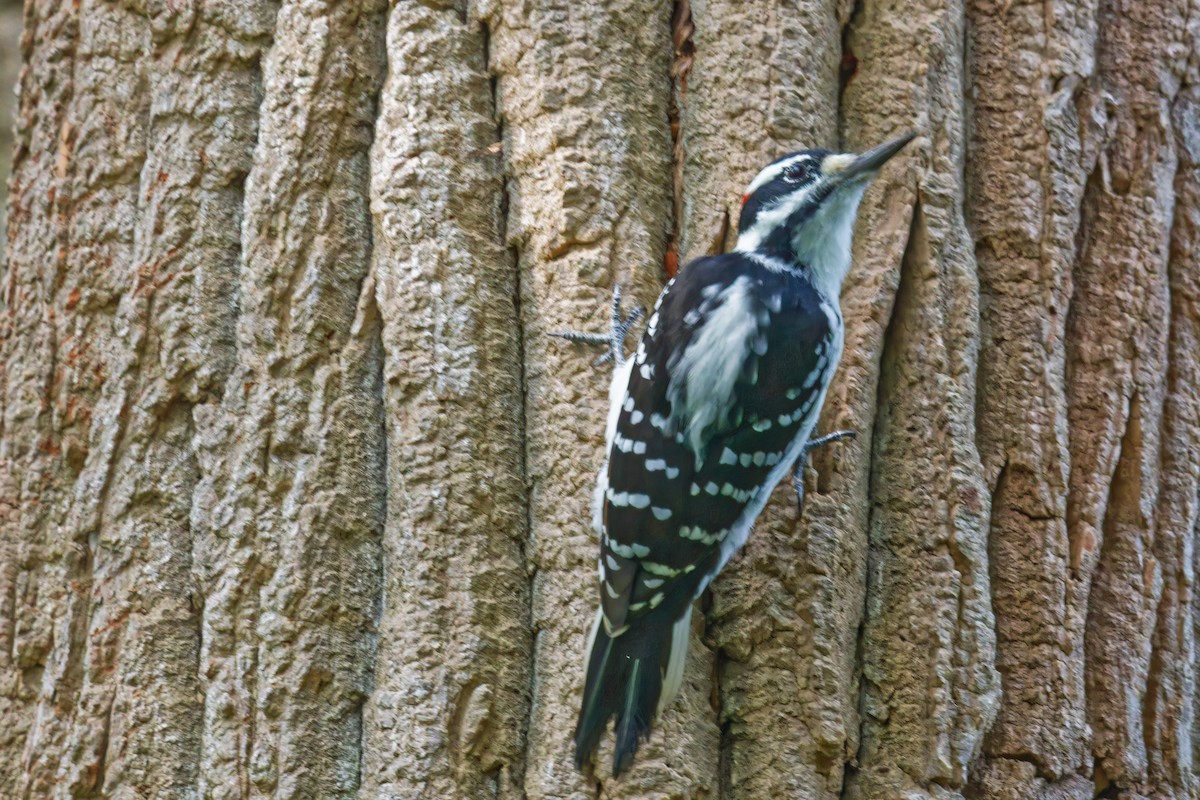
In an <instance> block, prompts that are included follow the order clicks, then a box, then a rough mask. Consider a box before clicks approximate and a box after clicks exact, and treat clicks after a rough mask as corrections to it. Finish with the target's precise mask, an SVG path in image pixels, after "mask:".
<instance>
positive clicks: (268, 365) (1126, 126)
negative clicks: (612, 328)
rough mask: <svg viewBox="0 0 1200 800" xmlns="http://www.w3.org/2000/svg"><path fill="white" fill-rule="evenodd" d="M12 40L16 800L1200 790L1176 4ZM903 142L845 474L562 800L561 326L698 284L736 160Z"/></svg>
mask: <svg viewBox="0 0 1200 800" xmlns="http://www.w3.org/2000/svg"><path fill="white" fill-rule="evenodd" d="M18 27H21V28H23V32H22V33H20V35H19V39H18V34H17V32H16V31H17V28H18ZM10 41H11V42H13V43H14V45H13V46H8V45H5V44H2V43H0V72H3V71H4V70H8V72H7V73H6V75H7V77H6V76H5V75H0V79H2V80H4V81H12V80H16V81H17V83H18V94H17V96H16V101H15V108H14V109H13V110H12V111H11V112H8V111H6V110H5V107H4V106H3V105H2V104H0V114H3V113H12V115H13V119H14V125H13V128H12V130H13V138H12V140H11V141H12V173H11V178H10V179H9V183H8V197H7V206H6V214H7V236H6V239H5V241H4V244H3V247H4V254H5V255H4V258H5V260H4V262H3V265H2V266H0V720H2V721H3V723H4V724H3V726H2V727H0V797H3V798H9V797H12V798H22V800H32V799H33V798H42V797H47V798H101V797H113V798H142V797H145V798H158V797H162V798H197V799H198V800H199V799H200V798H205V799H207V798H221V799H222V800H225V799H226V798H387V799H389V800H391V799H393V798H394V799H396V800H399V798H405V799H406V800H407V799H408V798H430V799H431V800H432V799H435V798H437V799H441V798H459V797H461V798H478V797H500V798H529V799H530V800H534V799H535V798H581V799H582V798H628V799H629V800H637V799H639V798H647V799H648V798H679V799H680V800H683V799H684V798H713V799H716V798H720V799H722V800H734V799H735V798H737V799H742V798H744V799H745V800H753V799H754V798H765V797H787V798H803V799H804V800H842V798H846V799H847V800H873V799H874V798H906V800H917V799H918V798H930V799H931V800H932V799H933V798H936V799H937V800H947V799H949V798H986V799H988V800H1024V799H1025V798H1038V799H1040V800H1083V799H1084V798H1129V799H1130V800H1133V799H1135V798H1137V799H1142V800H1200V779H1198V778H1197V773H1198V772H1200V763H1198V759H1200V716H1198V714H1197V708H1196V693H1197V658H1196V647H1197V634H1198V633H1200V605H1198V603H1200V601H1198V599H1197V592H1196V588H1195V574H1196V567H1197V559H1198V558H1200V556H1198V555H1197V548H1196V539H1197V535H1198V531H1200V44H1198V43H1200V0H1084V1H1083V2H1065V0H1049V1H1048V2H1037V3H1034V2H1024V0H1015V1H1013V2H1001V0H914V2H910V3H903V4H898V3H894V2H890V1H889V2H884V1H883V0H857V2H852V1H851V0H787V1H786V2H782V3H780V2H766V0H745V2H734V0H674V2H665V0H605V1H604V2H599V1H598V0H522V1H521V2H518V0H431V1H429V2H393V3H389V2H387V0H278V1H272V2H253V3H247V2H241V1H240V0H207V1H206V2H201V0H176V1H173V2H161V0H121V1H120V2H117V1H115V0H76V2H73V3H58V2H48V1H47V2H43V0H27V1H26V3H25V5H24V9H23V10H20V9H17V8H16V7H15V5H14V4H13V3H4V2H0V42H10ZM18 41H19V47H18V46H16V43H17V42H18ZM14 56H16V57H14ZM18 60H19V62H20V63H19V75H18V74H14V73H13V70H15V69H16V68H17V61H18ZM908 129H915V130H917V131H918V133H919V137H918V139H917V140H916V141H915V142H913V144H912V145H910V146H909V148H908V149H907V150H906V151H905V152H904V154H903V155H902V156H901V157H899V158H897V159H896V160H895V161H894V162H893V163H891V164H889V165H888V166H887V168H886V169H885V170H884V171H883V173H882V175H881V176H880V177H879V179H878V180H877V182H876V185H875V186H874V187H873V188H872V189H871V190H870V191H869V192H868V193H867V195H866V197H865V199H864V202H863V206H862V210H861V214H860V223H859V226H858V231H857V237H856V240H855V245H854V261H855V266H854V269H853V271H852V273H851V275H850V277H849V279H848V280H847V283H846V286H845V287H844V291H843V296H842V307H843V312H844V316H845V318H846V323H847V334H846V348H845V355H844V357H843V362H842V365H841V369H840V371H839V372H838V375H837V376H836V378H835V380H834V385H833V388H832V389H831V391H830V393H829V396H828V399H827V401H826V407H825V412H824V418H823V420H822V423H821V429H822V430H823V431H824V430H833V429H838V428H853V429H854V430H856V431H857V433H858V437H857V439H856V440H854V441H852V442H843V443H840V444H837V445H835V446H833V447H830V448H827V449H825V450H823V451H821V452H819V453H817V454H815V455H814V458H813V463H812V464H811V466H810V468H809V469H808V471H807V483H808V494H807V502H806V507H805V510H804V514H803V517H802V518H800V517H798V515H797V511H796V508H795V500H794V496H793V494H792V492H791V491H790V488H786V489H785V488H781V489H780V490H779V491H778V493H777V496H776V497H775V498H774V499H773V501H772V503H771V504H770V505H769V506H768V508H767V510H766V512H765V513H764V514H763V517H762V518H761V520H760V521H759V524H758V526H757V528H756V530H755V532H754V534H753V535H752V536H751V539H750V542H749V544H748V545H747V547H746V549H745V552H744V553H742V554H741V556H739V557H738V558H737V559H735V561H734V562H733V563H732V564H731V565H730V567H729V568H728V569H727V571H726V573H725V574H724V575H722V576H721V577H720V578H719V579H718V580H717V581H716V583H715V584H714V585H713V587H712V590H711V592H710V593H709V594H707V595H706V596H705V597H704V598H703V599H702V601H701V604H700V605H701V608H700V611H699V612H698V613H697V614H696V615H695V617H694V628H693V633H692V641H691V652H690V655H689V661H688V665H687V671H686V673H685V680H684V686H683V690H682V692H681V693H680V697H679V699H678V700H677V701H676V703H675V704H674V705H673V706H672V707H671V708H669V709H668V710H667V711H666V712H665V713H664V714H663V715H662V718H661V719H660V720H659V722H658V724H657V727H656V730H655V733H654V736H653V737H652V739H651V740H650V742H649V743H648V744H647V745H645V746H644V747H643V749H642V751H641V752H640V753H639V757H638V760H637V762H636V763H635V765H634V767H633V769H632V770H631V771H630V772H629V773H628V774H627V775H625V776H624V777H623V778H622V779H621V780H614V779H612V778H611V776H610V775H609V772H608V763H609V761H610V760H611V749H610V748H611V743H605V744H604V745H602V746H601V749H600V753H599V755H598V763H599V764H600V766H599V767H598V768H597V769H596V770H594V771H588V772H587V773H586V774H580V773H578V772H577V771H576V770H575V769H574V767H573V764H572V753H571V743H570V737H571V732H572V730H573V727H574V722H575V714H576V712H577V708H578V704H579V702H580V691H581V682H582V671H583V648H584V642H585V638H586V635H587V632H588V629H589V627H590V625H591V624H592V620H593V614H594V608H595V602H596V588H595V583H594V575H595V557H596V552H597V543H596V541H595V536H594V534H593V532H592V530H591V525H590V508H589V506H590V500H591V489H592V486H593V482H594V478H595V474H596V470H597V469H598V468H599V466H600V464H601V462H602V459H603V420H604V414H605V411H606V405H607V384H608V373H607V368H603V369H599V370H598V369H595V368H594V367H593V366H592V364H591V362H592V360H593V358H594V357H595V355H596V353H595V352H592V351H589V350H587V349H585V348H582V347H580V346H578V345H574V344H570V343H567V342H564V341H562V340H560V339H555V338H553V337H551V336H550V334H551V333H553V332H555V331H559V330H564V329H576V330H579V329H591V330H601V329H603V328H604V327H605V325H606V324H607V301H608V297H609V295H610V292H611V290H612V287H613V285H614V284H620V285H621V286H622V287H623V288H624V289H625V290H626V295H627V296H628V297H630V298H632V299H635V300H636V302H640V303H646V304H648V303H651V302H652V301H653V299H654V296H655V295H656V293H657V291H658V290H659V288H660V287H661V285H662V283H663V281H664V280H665V279H666V276H667V275H668V274H670V273H672V272H673V271H674V270H675V269H676V268H677V267H678V266H681V265H683V264H685V263H686V262H687V261H688V260H690V259H691V258H694V257H696V256H699V255H703V254H705V253H710V252H718V251H721V250H723V249H728V248H730V247H732V245H733V243H734V241H735V238H736V225H737V214H738V208H739V205H738V198H739V196H740V194H741V192H742V191H743V187H744V186H745V184H746V183H747V181H749V179H750V178H751V177H752V176H753V174H754V173H755V171H756V170H757V169H758V168H759V167H760V166H761V165H762V164H763V163H764V162H765V161H767V160H769V159H771V158H773V157H775V156H778V155H781V154H783V153H786V152H789V151H791V150H795V149H799V148H802V147H808V146H824V147H833V148H842V149H860V148H863V147H866V146H869V145H872V144H875V143H878V142H880V141H882V140H883V139H885V138H887V137H889V136H892V135H896V134H898V133H901V132H903V131H905V130H908ZM0 146H4V149H5V150H6V151H7V150H8V147H7V145H6V141H5V140H3V139H0ZM5 163H6V162H4V161H0V170H3V169H4V168H5Z"/></svg>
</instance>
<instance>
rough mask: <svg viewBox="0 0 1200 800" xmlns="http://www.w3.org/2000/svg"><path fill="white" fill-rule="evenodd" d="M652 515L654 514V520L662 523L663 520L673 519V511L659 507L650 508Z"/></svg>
mask: <svg viewBox="0 0 1200 800" xmlns="http://www.w3.org/2000/svg"><path fill="white" fill-rule="evenodd" d="M650 513H652V514H654V518H655V519H656V520H659V521H660V522H661V521H662V520H666V519H670V518H671V509H669V508H659V507H658V506H650Z"/></svg>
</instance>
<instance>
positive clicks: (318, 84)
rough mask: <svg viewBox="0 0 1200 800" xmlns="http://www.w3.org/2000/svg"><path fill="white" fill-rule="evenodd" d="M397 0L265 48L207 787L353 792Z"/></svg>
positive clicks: (228, 432)
mask: <svg viewBox="0 0 1200 800" xmlns="http://www.w3.org/2000/svg"><path fill="white" fill-rule="evenodd" d="M384 11H385V4H384V3H383V2H381V0H363V1H362V2H355V3H343V2H327V3H321V2H318V3H301V2H284V3H283V4H282V5H281V6H280V8H279V11H278V14H277V15H275V17H274V34H273V36H272V40H273V43H272V47H271V49H270V50H269V51H268V52H267V53H266V54H265V56H264V58H263V68H262V96H261V100H260V102H259V103H258V124H257V130H258V136H257V145H256V146H255V147H254V150H253V165H252V167H251V168H250V170H249V173H248V175H247V177H246V181H245V187H244V192H245V199H244V219H243V222H242V224H241V237H240V245H241V246H240V266H241V270H240V276H239V283H238V289H239V312H240V313H239V318H238V324H237V330H236V356H235V357H236V366H235V367H234V369H233V370H232V373H231V375H230V377H229V379H228V381H227V382H226V384H225V387H224V394H223V397H222V402H221V404H220V406H219V408H217V409H215V410H214V411H213V412H211V413H209V412H208V411H207V409H206V413H205V415H204V416H203V418H202V429H201V433H200V436H199V439H200V441H201V446H202V463H203V468H204V474H205V479H204V482H203V483H202V485H201V486H200V488H199V490H198V491H197V499H196V502H195V503H194V505H193V521H194V523H195V524H196V526H197V528H198V529H199V530H200V531H201V535H200V537H199V538H198V541H197V543H196V547H195V552H196V562H197V563H196V575H197V579H198V581H199V582H200V585H201V587H202V589H203V591H204V596H205V598H204V599H205V605H204V616H203V621H202V632H203V650H202V652H201V659H200V663H201V669H202V674H203V679H204V695H205V702H204V705H203V708H204V714H205V719H204V723H205V727H204V736H205V740H204V749H203V762H202V765H201V781H200V786H201V791H202V793H204V794H213V795H216V796H230V797H258V796H280V797H330V798H334V797H352V796H355V793H356V791H357V789H358V783H359V780H360V776H359V761H360V758H361V740H362V733H363V731H362V718H361V708H362V703H363V701H364V699H365V697H366V696H367V694H368V692H369V690H370V682H371V678H372V661H373V656H374V647H375V645H374V639H375V634H376V613H377V607H378V603H379V595H380V591H381V586H380V574H379V573H380V558H381V555H380V537H381V535H382V531H383V524H384V483H383V480H384V479H383V472H384V441H383V430H382V420H383V409H382V405H381V402H380V398H379V373H380V369H381V363H382V354H381V352H380V348H379V342H378V339H379V336H378V328H379V324H380V323H379V318H378V313H377V311H376V307H375V298H374V284H373V282H372V280H371V278H370V274H369V273H370V267H371V257H372V254H371V241H372V239H371V225H370V209H369V198H368V187H369V158H368V152H369V149H370V146H371V141H372V138H373V132H372V125H373V122H374V119H375V108H376V105H377V96H378V91H379V86H380V83H381V82H382V78H383V69H384V56H383V31H384Z"/></svg>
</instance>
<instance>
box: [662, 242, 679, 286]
mask: <svg viewBox="0 0 1200 800" xmlns="http://www.w3.org/2000/svg"><path fill="white" fill-rule="evenodd" d="M663 272H665V273H667V277H668V278H674V277H675V276H676V275H678V274H679V251H678V250H676V249H675V247H674V245H672V246H671V248H670V249H669V250H667V252H666V253H665V254H664V255H663Z"/></svg>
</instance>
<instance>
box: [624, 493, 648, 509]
mask: <svg viewBox="0 0 1200 800" xmlns="http://www.w3.org/2000/svg"><path fill="white" fill-rule="evenodd" d="M629 505H631V506H633V507H634V508H646V507H647V506H648V505H650V495H648V494H630V495H629Z"/></svg>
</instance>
